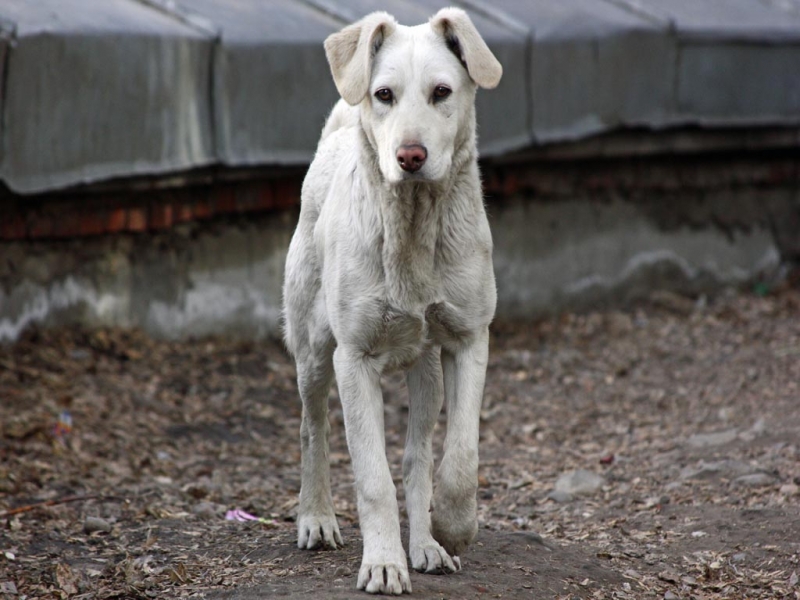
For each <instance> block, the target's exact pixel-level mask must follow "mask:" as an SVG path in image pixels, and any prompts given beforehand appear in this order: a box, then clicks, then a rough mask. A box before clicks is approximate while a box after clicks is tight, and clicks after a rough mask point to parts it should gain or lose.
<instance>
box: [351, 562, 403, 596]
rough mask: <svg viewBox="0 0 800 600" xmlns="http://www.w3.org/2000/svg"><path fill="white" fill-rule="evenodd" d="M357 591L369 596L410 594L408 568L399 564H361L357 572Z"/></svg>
mask: <svg viewBox="0 0 800 600" xmlns="http://www.w3.org/2000/svg"><path fill="white" fill-rule="evenodd" d="M358 589H360V590H364V591H365V592H367V593H369V594H393V595H395V596H399V595H400V594H402V593H404V592H405V593H406V594H410V593H411V579H410V578H409V576H408V567H407V566H406V565H405V564H399V563H387V564H369V563H363V564H362V565H361V569H360V570H359V572H358Z"/></svg>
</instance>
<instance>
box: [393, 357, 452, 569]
mask: <svg viewBox="0 0 800 600" xmlns="http://www.w3.org/2000/svg"><path fill="white" fill-rule="evenodd" d="M440 354H441V348H440V347H439V346H436V345H431V346H429V347H428V348H426V349H425V352H424V353H423V355H422V356H421V357H420V358H419V360H418V361H417V362H416V364H415V365H414V366H413V367H412V368H411V369H410V370H409V372H408V376H407V377H406V381H407V383H408V396H409V420H408V433H407V435H406V449H405V454H404V455H403V485H404V486H405V490H406V508H407V510H408V520H409V525H410V533H409V543H408V553H409V555H410V556H411V566H412V567H413V568H414V569H415V570H417V571H423V572H426V573H452V572H454V571H456V570H458V567H459V565H458V564H457V563H454V562H453V559H452V558H451V557H450V556H449V555H448V554H447V552H446V551H445V549H444V548H442V546H441V545H440V544H439V543H438V542H437V541H436V540H434V539H433V535H431V496H432V494H433V481H432V476H433V447H432V445H433V444H432V441H433V428H434V427H435V426H436V419H437V417H438V416H439V413H440V412H441V410H442V402H443V400H444V390H443V385H442V365H441V362H440V359H439V357H440Z"/></svg>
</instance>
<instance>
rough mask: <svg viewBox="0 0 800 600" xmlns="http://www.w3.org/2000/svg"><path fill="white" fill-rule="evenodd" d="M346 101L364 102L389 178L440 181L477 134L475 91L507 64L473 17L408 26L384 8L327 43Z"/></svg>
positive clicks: (495, 79)
mask: <svg viewBox="0 0 800 600" xmlns="http://www.w3.org/2000/svg"><path fill="white" fill-rule="evenodd" d="M325 52H326V53H327V56H328V62H329V63H330V66H331V71H332V73H333V79H334V82H335V83H336V87H337V88H338V90H339V93H340V94H341V96H342V98H344V100H345V101H346V102H347V103H348V104H351V105H353V106H356V105H360V107H361V125H362V127H363V129H364V132H365V133H366V136H367V139H368V140H369V143H370V144H371V146H372V148H373V149H374V150H375V152H376V153H377V156H378V162H379V165H380V170H381V173H382V174H383V176H384V178H385V179H386V180H387V181H388V182H390V183H399V182H401V181H408V180H412V181H431V182H435V181H440V180H442V179H443V178H444V177H445V176H446V174H447V173H448V171H449V169H450V165H451V163H452V161H453V155H454V153H455V151H456V149H457V148H458V147H460V146H461V145H462V144H464V143H471V142H472V139H471V138H472V137H473V136H474V135H475V110H474V102H475V91H476V89H477V87H478V86H480V87H483V88H493V87H495V86H497V84H498V83H499V82H500V77H501V76H502V73H503V69H502V67H501V66H500V63H499V62H498V61H497V59H496V58H495V57H494V55H493V54H492V52H491V51H490V50H489V48H488V47H487V46H486V43H485V42H484V41H483V39H482V38H481V36H480V34H479V33H478V31H477V29H475V26H474V25H473V24H472V21H470V18H469V17H468V16H467V14H466V13H465V12H464V11H462V10H459V9H456V8H446V9H442V10H440V11H439V12H438V13H436V15H434V16H433V17H432V18H431V19H430V21H429V22H428V23H427V24H425V25H418V26H416V27H403V26H402V25H398V24H397V22H396V21H395V20H394V18H393V17H392V16H391V15H389V14H387V13H384V12H376V13H372V14H370V15H367V16H366V17H364V18H363V19H361V20H360V21H358V22H357V23H354V24H353V25H350V26H348V27H345V28H344V29H343V30H342V31H340V32H338V33H334V34H333V35H331V36H330V37H328V39H327V40H325Z"/></svg>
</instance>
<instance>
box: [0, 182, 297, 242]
mask: <svg viewBox="0 0 800 600" xmlns="http://www.w3.org/2000/svg"><path fill="white" fill-rule="evenodd" d="M136 185H138V186H139V187H140V189H125V188H124V187H122V188H120V189H108V190H96V189H89V190H84V191H73V192H69V193H59V194H45V195H41V196H35V197H21V196H15V195H12V194H10V193H6V194H5V195H3V196H2V197H0V206H2V210H1V211H0V214H2V218H0V240H5V241H13V240H25V239H31V240H33V239H58V238H75V237H86V236H94V235H102V234H113V233H124V232H133V233H139V232H146V231H158V230H164V229H169V228H171V227H173V226H175V225H178V224H180V223H186V222H190V221H203V220H208V219H213V218H216V217H219V216H223V215H236V214H245V213H252V212H263V211H274V210H280V209H286V208H290V207H293V206H297V205H298V204H299V202H300V187H301V185H302V174H301V173H291V174H289V175H286V176H282V177H281V176H275V177H267V178H252V179H251V178H248V179H247V180H246V181H223V182H220V181H212V182H188V183H186V184H184V185H178V184H175V183H173V184H172V185H169V186H167V187H157V185H156V184H153V185H150V186H148V185H142V184H136ZM131 187H132V186H131Z"/></svg>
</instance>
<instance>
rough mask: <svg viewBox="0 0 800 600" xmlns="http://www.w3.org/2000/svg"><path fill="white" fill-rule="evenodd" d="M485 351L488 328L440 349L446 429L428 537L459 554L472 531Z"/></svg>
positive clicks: (486, 349)
mask: <svg viewBox="0 0 800 600" xmlns="http://www.w3.org/2000/svg"><path fill="white" fill-rule="evenodd" d="M488 357H489V329H488V327H484V328H483V329H482V330H481V331H480V333H479V334H478V335H476V336H475V337H473V338H472V339H470V340H469V341H468V342H464V343H463V344H462V345H460V346H456V347H454V348H451V349H449V350H448V349H444V350H443V352H442V371H443V373H444V393H445V399H446V401H447V434H446V436H445V442H444V456H443V457H442V463H441V465H440V466H439V470H438V473H437V475H438V477H437V479H438V480H437V485H436V492H435V494H434V498H433V519H432V521H433V522H432V525H433V537H434V538H435V539H436V541H438V542H439V543H440V544H441V545H442V546H444V548H445V550H447V552H448V553H449V554H450V555H452V556H459V555H460V554H461V553H462V552H463V550H464V549H465V548H466V547H467V546H468V545H469V543H470V542H471V541H472V540H473V538H474V537H475V534H476V533H477V532H478V520H477V498H476V495H477V490H478V436H479V431H478V429H479V425H480V412H481V402H482V400H483V385H484V381H485V379H486V365H487V362H488Z"/></svg>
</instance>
